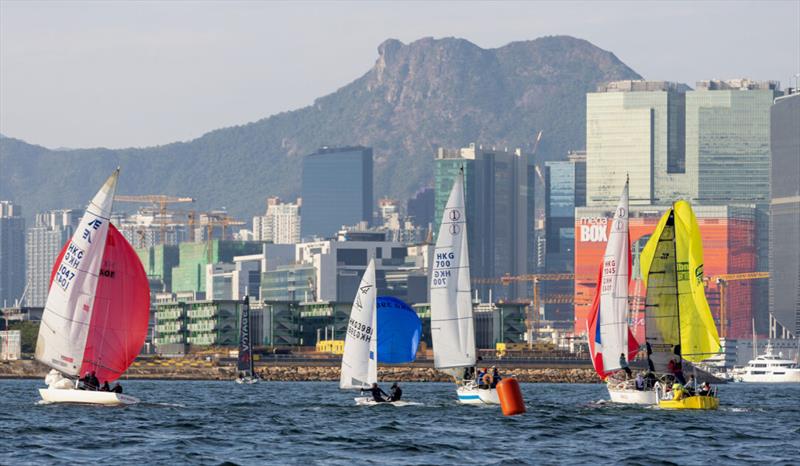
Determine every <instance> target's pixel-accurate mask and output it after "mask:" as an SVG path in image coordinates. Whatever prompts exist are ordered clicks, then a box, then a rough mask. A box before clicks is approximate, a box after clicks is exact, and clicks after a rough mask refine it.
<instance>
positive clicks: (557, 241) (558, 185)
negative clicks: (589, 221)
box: [540, 151, 586, 326]
mask: <svg viewBox="0 0 800 466" xmlns="http://www.w3.org/2000/svg"><path fill="white" fill-rule="evenodd" d="M544 180H545V190H544V193H545V194H544V195H545V243H544V244H545V263H544V272H546V273H572V272H574V271H575V266H574V261H575V208H576V207H583V206H585V205H586V154H585V152H582V151H581V152H570V153H569V154H568V160H565V161H551V162H546V163H545V174H544ZM540 289H541V292H542V293H543V294H558V295H571V294H572V293H573V291H574V287H573V282H571V281H545V282H543V283H541V284H540ZM544 308H545V319H547V320H550V321H558V322H568V323H569V325H570V326H571V325H572V320H573V315H574V311H573V306H572V305H571V304H569V303H557V304H556V303H551V304H545V305H544Z"/></svg>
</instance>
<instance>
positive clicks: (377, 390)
mask: <svg viewBox="0 0 800 466" xmlns="http://www.w3.org/2000/svg"><path fill="white" fill-rule="evenodd" d="M361 391H362V392H370V393H372V399H373V400H374V401H376V402H378V403H383V402H386V401H389V400H387V399H386V398H384V397H388V396H389V395H388V394H387V393H386V392H384V391H383V390H381V387H379V386H378V384H377V383H373V384H372V388H362V389H361Z"/></svg>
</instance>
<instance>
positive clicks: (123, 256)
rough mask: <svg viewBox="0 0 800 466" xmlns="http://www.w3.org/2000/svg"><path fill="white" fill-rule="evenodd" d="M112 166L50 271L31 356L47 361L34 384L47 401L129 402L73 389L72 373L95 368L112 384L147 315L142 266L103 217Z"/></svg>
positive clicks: (113, 181) (138, 342) (130, 356)
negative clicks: (40, 378) (41, 383)
mask: <svg viewBox="0 0 800 466" xmlns="http://www.w3.org/2000/svg"><path fill="white" fill-rule="evenodd" d="M118 177H119V169H117V170H116V171H115V172H114V173H113V174H112V175H111V176H110V177H109V178H108V180H106V182H105V184H103V187H102V188H100V191H98V192H97V194H96V195H95V196H94V198H93V199H92V201H91V203H90V204H89V206H88V207H87V208H86V213H85V214H84V216H83V218H82V219H81V223H80V226H79V227H78V228H77V230H76V231H75V234H74V235H73V236H72V238H71V239H70V240H69V241H68V242H67V244H66V245H65V246H64V249H63V250H62V251H61V253H60V254H59V256H58V258H57V259H56V262H55V264H54V267H53V271H52V273H51V276H50V282H51V283H50V292H49V294H48V296H47V302H46V304H45V309H44V313H43V314H42V322H41V326H40V327H39V337H38V340H37V343H36V359H37V360H39V361H41V362H42V363H44V364H46V365H47V366H49V367H51V368H52V369H53V370H51V371H50V374H48V376H47V378H46V379H45V383H47V384H48V388H43V389H40V390H39V393H40V395H41V397H42V400H43V401H45V402H49V403H87V404H101V405H124V404H134V403H137V402H138V401H139V400H138V399H136V398H134V397H132V396H128V395H123V394H122V393H114V392H104V391H93V390H82V389H78V383H77V380H76V379H77V378H78V377H81V376H83V375H86V374H88V373H91V372H94V373H95V374H96V377H97V379H98V380H99V381H100V383H101V384H102V383H104V382H106V381H107V382H109V383H110V382H114V381H115V380H117V379H118V378H119V377H120V376H121V375H122V374H123V373H124V372H125V371H126V370H127V369H128V367H130V365H131V364H132V363H133V361H134V359H136V356H137V355H138V354H139V352H140V351H141V349H142V345H143V344H144V340H145V335H146V333H147V325H148V320H149V317H150V287H149V284H148V281H147V275H146V274H145V272H144V267H142V263H141V262H140V260H139V257H138V256H137V255H136V252H135V251H134V250H133V248H132V247H131V245H130V244H129V243H128V241H127V240H125V237H124V236H122V234H121V233H120V232H119V231H118V230H117V229H116V228H115V227H114V225H112V224H111V223H110V221H109V219H110V217H111V208H112V204H113V201H114V192H115V191H116V186H117V179H118Z"/></svg>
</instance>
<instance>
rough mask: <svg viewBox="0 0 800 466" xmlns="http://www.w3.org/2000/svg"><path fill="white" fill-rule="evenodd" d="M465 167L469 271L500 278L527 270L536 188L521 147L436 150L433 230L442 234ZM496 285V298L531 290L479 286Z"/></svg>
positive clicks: (483, 291) (482, 287) (484, 290)
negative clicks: (449, 203) (444, 218)
mask: <svg viewBox="0 0 800 466" xmlns="http://www.w3.org/2000/svg"><path fill="white" fill-rule="evenodd" d="M461 168H463V169H464V181H465V184H464V195H465V200H466V216H467V238H468V241H469V259H470V274H471V275H472V276H473V277H484V278H496V277H501V276H503V275H505V274H511V275H524V274H526V273H527V272H528V249H529V247H530V245H531V235H533V228H532V222H531V220H530V219H531V218H532V217H533V213H532V208H533V202H531V201H532V199H531V194H532V192H533V190H532V189H530V185H529V176H528V175H529V174H530V170H529V165H528V161H527V159H526V157H525V156H524V155H523V154H522V151H521V150H520V149H517V150H515V151H508V150H507V149H504V150H496V149H494V148H485V147H482V146H476V145H475V144H470V146H469V147H465V148H461V149H454V150H453V149H444V148H439V149H437V152H436V168H435V189H436V196H435V203H434V211H435V214H434V222H435V225H434V232H435V233H438V230H439V224H440V222H441V216H442V212H443V211H444V206H445V204H447V199H448V197H449V196H450V190H451V189H452V187H453V182H454V180H455V177H456V176H460V175H459V174H460V170H461ZM490 288H491V289H492V291H493V293H494V297H496V298H501V297H503V296H504V295H505V294H506V293H509V294H510V296H506V297H509V298H512V297H519V296H522V295H523V294H526V293H525V292H524V290H523V289H522V286H516V285H512V286H511V287H510V290H507V289H506V288H505V287H504V286H492V285H478V286H477V287H476V289H478V291H479V293H481V294H487V298H488V291H489V289H490Z"/></svg>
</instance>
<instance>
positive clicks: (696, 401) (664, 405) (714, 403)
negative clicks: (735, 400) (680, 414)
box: [658, 395, 719, 410]
mask: <svg viewBox="0 0 800 466" xmlns="http://www.w3.org/2000/svg"><path fill="white" fill-rule="evenodd" d="M658 407H659V408H661V409H704V410H713V409H717V408H719V398H717V397H715V396H699V395H698V396H688V397H686V398H682V399H680V400H678V401H675V400H659V401H658Z"/></svg>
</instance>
